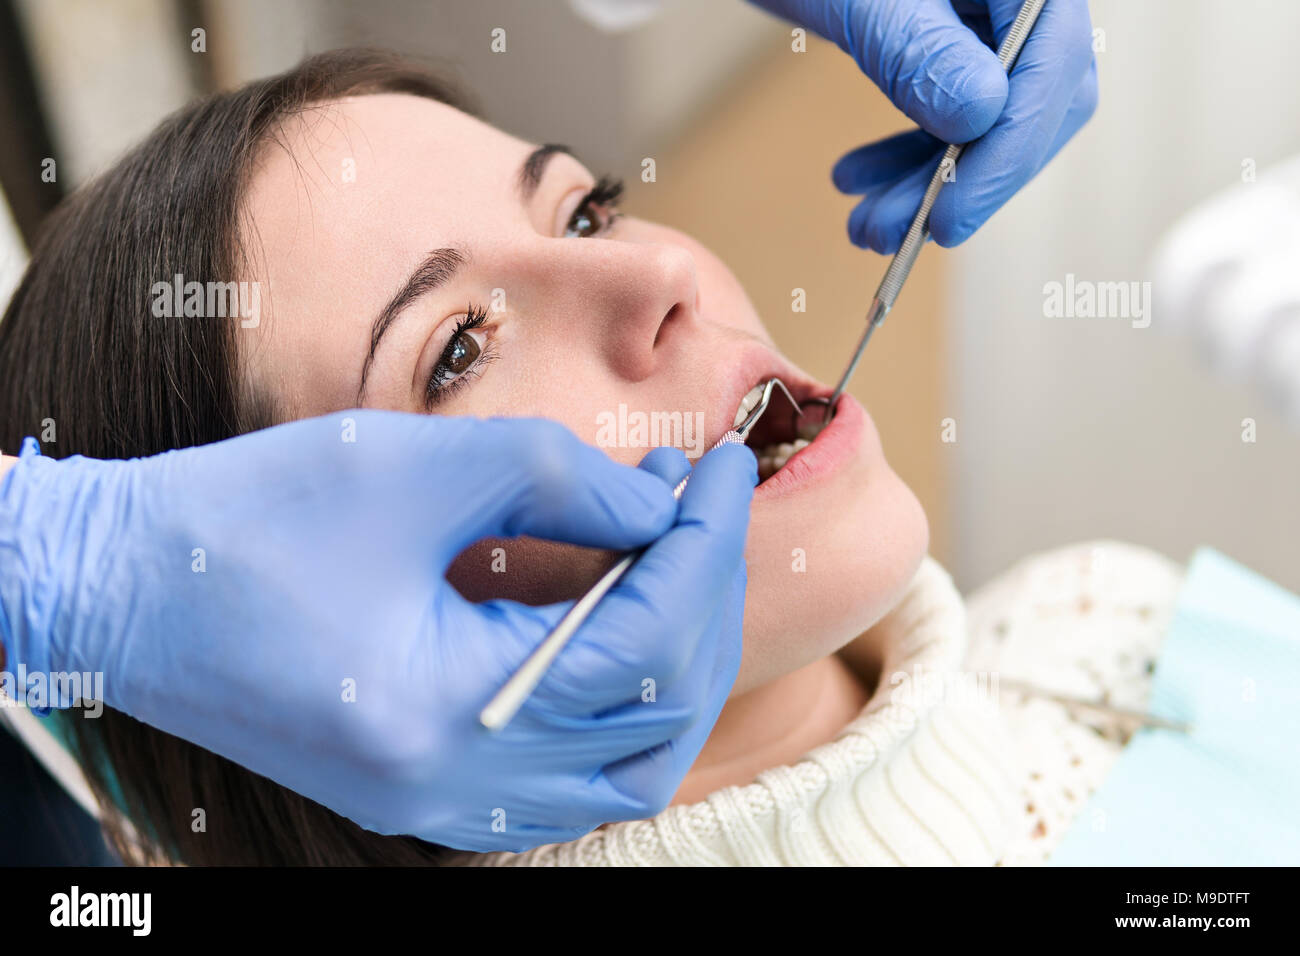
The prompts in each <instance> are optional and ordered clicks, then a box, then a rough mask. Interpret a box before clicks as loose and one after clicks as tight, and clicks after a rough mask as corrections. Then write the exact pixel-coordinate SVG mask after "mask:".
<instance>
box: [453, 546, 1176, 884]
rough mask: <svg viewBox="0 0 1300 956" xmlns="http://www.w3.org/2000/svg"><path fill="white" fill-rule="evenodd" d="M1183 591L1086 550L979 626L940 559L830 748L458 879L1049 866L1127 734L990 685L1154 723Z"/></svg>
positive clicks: (1045, 567)
mask: <svg viewBox="0 0 1300 956" xmlns="http://www.w3.org/2000/svg"><path fill="white" fill-rule="evenodd" d="M1181 577H1182V571H1181V569H1180V568H1179V567H1178V566H1177V565H1175V564H1173V563H1172V562H1170V561H1168V560H1167V559H1165V558H1163V557H1161V556H1159V555H1157V554H1155V553H1153V552H1150V551H1146V550H1143V549H1140V548H1135V547H1132V546H1128V545H1121V544H1114V543H1097V544H1087V545H1080V546H1076V547H1072V548H1067V549H1062V550H1059V551H1054V552H1050V553H1047V554H1044V555H1039V556H1037V557H1034V558H1030V559H1027V560H1026V561H1023V562H1021V563H1020V564H1019V565H1017V566H1016V567H1015V568H1013V569H1012V570H1011V571H1009V572H1008V573H1007V574H1005V575H1003V576H1002V577H1000V578H999V579H997V580H996V581H994V582H993V583H992V584H990V585H989V586H987V587H985V588H983V589H981V590H980V591H979V592H978V593H977V594H975V595H974V596H972V598H971V599H970V602H969V623H968V620H967V607H966V606H965V605H964V604H963V602H962V599H961V597H960V595H959V594H958V593H957V591H956V589H955V588H954V586H953V583H952V579H951V578H950V577H949V576H948V574H947V572H945V571H944V570H943V568H941V567H940V566H939V565H938V563H936V562H935V561H934V560H932V559H929V558H927V559H926V560H925V562H924V563H923V564H922V566H921V568H920V570H919V571H918V573H917V575H916V578H915V580H914V581H913V582H912V585H911V587H910V588H909V590H908V592H907V594H906V596H905V597H904V598H903V600H902V602H901V603H900V604H899V606H898V607H897V608H896V609H895V610H894V611H893V612H891V614H890V616H889V619H888V620H889V626H888V627H887V628H884V629H883V632H884V633H887V634H889V642H888V644H887V645H886V647H885V655H884V667H883V671H882V674H883V677H882V679H881V681H880V684H879V685H878V687H877V689H876V691H875V692H874V693H873V694H872V696H871V699H870V700H869V702H868V703H867V705H866V707H865V708H864V709H863V711H862V713H861V714H860V715H859V716H858V717H857V718H856V719H855V720H854V721H853V722H852V723H850V724H849V725H848V726H847V727H845V728H844V730H843V731H841V732H840V734H839V735H838V736H837V737H836V738H835V739H834V740H832V741H831V742H829V743H826V744H823V745H822V746H820V747H817V748H815V749H813V750H812V751H810V752H809V753H808V754H806V755H805V756H804V757H803V758H802V759H800V760H798V761H796V762H795V763H793V764H791V765H788V766H780V767H773V768H771V769H769V770H765V771H763V772H762V773H761V774H759V775H758V777H757V778H756V779H755V780H754V782H752V783H750V784H748V785H745V786H732V787H725V788H723V789H721V790H718V791H715V792H714V793H712V794H710V795H709V796H708V798H707V799H705V800H703V801H701V802H699V803H695V804H691V805H683V806H674V807H669V808H668V809H667V810H665V811H664V812H663V813H661V814H659V815H658V816H656V817H654V818H653V819H650V820H639V821H635V822H630V823H619V824H614V825H612V826H608V827H605V828H603V829H601V830H597V831H595V832H593V833H590V834H588V835H587V836H585V837H583V838H581V839H579V840H575V841H573V842H571V843H565V844H555V845H550V846H543V847H539V848H537V849H535V850H530V851H528V852H526V853H520V854H510V853H494V854H483V855H472V854H465V855H462V856H459V857H457V858H456V859H455V860H454V862H455V863H458V864H460V865H471V866H620V865H686V866H717V865H776V866H800V865H951V864H960V865H992V864H1026V863H1030V864H1032V863H1039V862H1042V861H1043V860H1044V859H1046V857H1047V855H1048V854H1050V852H1051V850H1052V849H1053V848H1054V847H1055V846H1056V844H1057V842H1058V841H1059V840H1060V838H1061V837H1062V836H1063V835H1064V833H1065V831H1066V830H1067V829H1068V828H1069V827H1070V826H1071V825H1072V824H1073V822H1074V821H1075V818H1076V817H1077V816H1078V814H1079V812H1080V810H1081V808H1082V806H1083V803H1084V801H1085V800H1086V799H1087V797H1088V796H1089V794H1091V793H1092V791H1093V790H1095V789H1096V787H1097V785H1098V784H1099V783H1100V781H1101V780H1102V779H1103V778H1104V776H1105V774H1106V772H1107V771H1108V770H1109V768H1110V766H1111V765H1112V764H1113V762H1114V760H1115V758H1116V756H1117V755H1118V753H1119V751H1120V748H1121V747H1122V745H1123V743H1124V742H1125V740H1126V729H1125V728H1120V727H1114V726H1106V725H1104V724H1103V723H1098V722H1097V721H1096V719H1095V718H1094V717H1092V716H1091V715H1089V714H1086V713H1083V712H1073V713H1072V712H1071V711H1069V710H1067V709H1066V708H1065V707H1064V706H1062V705H1060V704H1057V703H1053V702H1051V701H1049V700H1046V699H1043V698H1041V697H1037V696H1029V697H1026V696H1024V695H1022V694H1019V693H1011V692H1009V691H1007V690H1004V689H1000V688H998V686H997V684H996V683H995V682H994V681H993V679H992V675H995V674H996V675H999V676H1000V677H1005V678H1016V679H1020V680H1023V681H1026V682H1029V683H1032V684H1035V685H1037V686H1040V687H1043V688H1046V689H1048V690H1053V691H1057V692H1059V693H1064V694H1070V695H1073V696H1078V697H1086V698H1092V699H1100V698H1102V697H1107V698H1108V699H1109V700H1111V701H1112V702H1114V703H1117V704H1120V705H1124V706H1128V707H1135V708H1140V707H1142V706H1143V705H1144V704H1145V701H1146V693H1147V689H1148V685H1149V673H1150V671H1149V662H1150V661H1152V660H1153V659H1154V657H1155V654H1156V651H1157V649H1158V647H1159V643H1160V639H1161V637H1162V635H1163V633H1164V630H1165V626H1166V624H1167V623H1168V619H1169V615H1170V612H1171V611H1172V608H1173V604H1174V601H1175V598H1176V594H1177V590H1178V586H1179V584H1180V583H1181ZM874 639H876V638H875V637H874V636H871V635H865V636H864V637H862V638H859V640H860V641H869V640H874ZM850 656H851V655H846V659H848V657H850ZM980 672H983V676H982V677H981V676H980Z"/></svg>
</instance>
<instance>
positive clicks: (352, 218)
mask: <svg viewBox="0 0 1300 956" xmlns="http://www.w3.org/2000/svg"><path fill="white" fill-rule="evenodd" d="M531 151H532V147H531V146H530V145H529V144H528V143H525V142H524V141H522V140H519V139H516V138H514V137H512V136H508V135H507V134H505V133H502V132H501V131H500V130H497V129H495V128H493V127H492V126H489V125H488V124H486V123H484V122H482V121H480V120H477V119H475V118H474V117H471V116H468V115H466V114H465V113H462V112H460V111H459V110H457V109H454V108H453V107H450V106H447V105H445V104H443V103H438V102H436V101H433V100H428V99H423V98H421V97H417V96H409V95H404V94H378V95H374V96H358V97H350V98H347V99H343V100H338V101H334V102H330V103H326V104H322V105H320V106H319V107H312V108H310V109H308V110H306V111H305V112H303V113H302V114H301V115H299V116H295V117H293V118H291V119H290V120H289V121H288V122H286V123H285V125H284V127H283V129H282V130H281V131H280V132H279V135H277V136H276V137H275V138H274V139H273V141H271V142H270V143H268V144H267V146H266V147H265V148H264V149H263V150H262V154H261V155H260V156H259V157H258V161H257V163H256V164H255V166H254V169H253V172H252V175H251V177H250V181H249V184H248V189H247V192H246V194H245V201H244V204H243V210H242V216H243V225H242V228H241V230H240V234H241V238H242V245H243V251H244V253H245V255H246V257H247V260H246V267H247V271H248V272H250V273H251V276H250V278H251V279H253V280H254V281H257V282H258V283H259V284H260V285H261V286H262V288H263V291H262V295H261V303H262V306H263V310H262V316H263V318H262V321H261V324H260V325H259V326H258V327H257V328H256V329H254V330H252V332H251V334H250V335H248V336H241V338H240V345H239V348H240V352H241V356H242V359H243V371H244V374H245V375H246V376H247V377H248V378H249V380H250V381H251V382H252V383H254V385H255V386H260V387H261V388H263V389H269V390H271V392H272V393H273V394H275V395H276V396H277V402H278V403H279V404H280V406H281V407H282V409H283V410H284V413H285V414H286V415H287V416H289V417H292V416H293V415H305V414H313V413H319V412H320V411H322V410H327V409H328V408H331V407H347V406H348V405H350V404H351V403H352V399H353V398H354V397H355V390H356V387H357V377H358V369H359V364H360V362H361V357H362V356H363V355H364V354H365V350H366V349H367V347H368V342H369V335H370V331H369V330H370V321H371V319H372V317H373V316H374V315H375V314H377V313H378V310H379V309H380V307H381V306H382V305H383V303H384V302H385V301H386V300H387V299H388V297H389V296H391V295H392V294H393V293H394V292H395V291H396V290H397V288H398V287H399V285H400V283H401V281H402V280H403V278H404V276H406V275H407V274H408V273H409V272H410V271H411V269H412V268H414V266H415V265H416V264H417V263H418V262H419V261H420V260H421V259H422V258H423V257H424V256H425V255H426V254H427V253H429V252H430V251H431V250H433V249H435V248H438V247H441V246H450V245H463V246H465V247H469V248H473V249H476V250H490V249H492V248H494V247H499V246H502V245H508V243H509V240H510V237H511V235H512V230H517V229H520V228H523V227H524V226H526V225H527V224H528V219H527V215H526V212H525V210H524V208H523V206H522V205H521V204H520V201H519V194H518V189H517V182H518V170H519V167H520V165H521V164H522V163H523V162H524V160H525V159H526V157H527V156H528V154H529V153H530V152H531Z"/></svg>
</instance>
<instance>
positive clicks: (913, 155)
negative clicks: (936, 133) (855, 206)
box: [831, 129, 946, 194]
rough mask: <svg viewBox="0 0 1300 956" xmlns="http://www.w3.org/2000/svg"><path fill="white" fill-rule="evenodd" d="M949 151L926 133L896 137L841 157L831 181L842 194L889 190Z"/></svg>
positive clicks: (911, 131) (896, 135) (902, 134)
mask: <svg viewBox="0 0 1300 956" xmlns="http://www.w3.org/2000/svg"><path fill="white" fill-rule="evenodd" d="M945 148H946V144H944V143H942V142H940V141H939V140H937V139H935V138H934V137H933V136H931V135H930V134H929V133H927V132H926V131H925V130H923V129H913V130H908V131H907V132H905V133H896V134H895V135H893V136H889V137H886V138H885V139H881V140H877V141H876V142H874V143H867V144H866V145H865V146H859V147H858V148H857V149H854V150H851V151H849V152H847V153H845V154H844V155H843V156H841V157H840V159H839V161H838V162H837V163H836V164H835V166H834V168H833V169H832V170H831V181H832V182H834V184H835V188H836V189H838V190H839V191H840V192H842V193H850V194H861V193H865V192H870V191H871V190H873V189H876V188H878V187H881V186H886V185H889V184H891V183H893V182H894V181H896V180H897V179H898V178H899V177H901V176H905V175H907V174H909V173H911V172H912V171H913V170H915V169H916V168H917V167H918V166H924V165H926V164H927V163H930V165H931V166H933V163H932V162H931V160H932V158H933V157H934V156H936V155H939V154H940V153H942V152H943V151H944V149H945Z"/></svg>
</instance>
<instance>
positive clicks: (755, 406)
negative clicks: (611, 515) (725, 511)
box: [478, 378, 802, 730]
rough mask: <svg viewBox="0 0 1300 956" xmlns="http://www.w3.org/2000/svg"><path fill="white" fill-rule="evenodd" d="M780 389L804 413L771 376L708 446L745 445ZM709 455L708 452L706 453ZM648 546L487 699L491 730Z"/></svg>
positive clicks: (612, 572)
mask: <svg viewBox="0 0 1300 956" xmlns="http://www.w3.org/2000/svg"><path fill="white" fill-rule="evenodd" d="M776 388H779V389H780V390H781V391H782V393H784V395H785V397H786V398H788V399H789V400H790V404H791V405H793V406H794V410H795V414H796V416H798V415H799V414H802V412H801V410H800V408H799V403H798V402H796V401H795V400H794V396H793V395H791V394H790V390H789V389H788V388H786V387H785V383H784V382H782V381H781V380H780V379H779V378H770V379H768V380H767V381H766V382H764V383H763V384H762V385H756V386H754V388H752V389H750V391H749V392H748V393H747V394H746V395H745V398H744V399H743V400H742V402H741V407H740V409H739V410H738V411H737V416H739V415H740V413H742V412H743V413H744V420H743V421H741V422H740V423H738V424H737V423H735V422H733V424H732V428H731V429H730V430H729V431H728V432H727V433H726V434H724V435H723V436H722V437H721V438H719V439H718V440H717V441H716V442H715V443H714V444H713V446H712V448H710V449H709V451H713V449H714V448H720V447H721V446H723V445H743V444H744V443H745V439H746V438H747V437H748V436H749V433H750V431H751V430H752V429H753V427H754V426H755V425H756V424H757V423H758V420H759V419H760V418H762V417H763V413H764V412H766V411H767V407H768V405H769V404H770V403H771V401H772V392H773V390H774V389H776ZM706 454H707V453H706ZM690 480H691V476H690V475H689V474H688V475H687V476H686V477H685V478H683V479H682V480H681V481H679V482H678V483H677V487H676V488H674V489H673V497H674V498H676V499H678V500H679V501H680V500H681V497H682V492H684V491H685V490H686V484H687V482H689V481H690ZM644 551H645V549H644V548H642V549H641V550H640V551H629V552H628V553H627V554H625V555H623V557H622V558H620V559H619V561H618V563H617V564H615V565H614V566H613V567H612V568H610V569H609V570H608V571H606V572H605V575H604V577H602V578H601V579H600V580H599V581H597V582H596V583H595V584H594V585H593V586H592V588H591V590H590V591H588V592H587V593H586V594H584V595H583V596H582V597H581V598H579V599H578V602H577V603H576V604H574V605H573V607H571V608H569V611H568V613H567V614H565V615H564V617H562V618H560V623H559V624H557V625H555V630H553V631H551V633H550V634H549V635H548V636H547V638H546V640H544V641H543V642H542V643H541V644H539V645H537V649H536V650H534V651H533V652H532V653H531V654H529V655H528V659H527V660H525V661H524V662H523V664H521V665H520V666H519V670H517V671H515V673H514V675H513V676H512V677H511V678H510V679H509V680H508V681H506V682H505V684H504V685H502V687H501V689H500V690H499V691H497V693H496V696H495V697H493V698H492V700H490V701H489V702H488V705H487V706H486V707H484V708H483V710H482V712H481V713H480V714H479V715H478V719H479V723H481V724H482V725H483V726H484V727H486V728H487V729H488V730H500V729H501V728H503V727H505V725H506V724H508V723H510V721H511V719H512V718H513V717H514V716H515V714H517V713H518V712H519V708H520V707H522V706H523V705H524V701H526V700H527V699H528V695H529V694H531V693H532V692H533V689H534V688H535V687H536V686H537V684H538V683H539V682H540V681H541V679H542V676H543V675H544V674H545V673H546V669H547V668H548V667H550V666H551V661H553V660H555V656H556V655H557V654H559V653H560V651H562V650H564V646H565V645H566V644H568V643H569V640H570V639H571V638H572V637H573V635H574V634H575V633H576V632H577V630H578V628H580V627H581V626H582V625H583V623H584V622H585V621H586V620H587V618H588V617H590V616H591V612H592V611H594V610H595V609H596V605H597V604H599V603H600V599H601V598H603V597H604V596H605V595H606V594H607V593H609V590H610V589H611V588H612V587H613V586H614V585H615V584H617V583H618V582H619V580H620V579H621V578H622V577H623V575H624V574H626V573H627V571H628V569H629V568H631V567H632V565H633V564H635V563H636V559H637V558H639V557H641V555H642V554H643V553H644Z"/></svg>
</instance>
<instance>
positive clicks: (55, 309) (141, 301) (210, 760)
mask: <svg viewBox="0 0 1300 956" xmlns="http://www.w3.org/2000/svg"><path fill="white" fill-rule="evenodd" d="M375 93H407V94H411V95H413V96H421V97H425V98H428V99H432V100H436V101H438V102H440V103H446V104H448V105H450V106H454V107H456V108H458V109H460V110H463V111H465V112H468V113H471V114H476V110H475V109H474V108H473V107H472V105H471V104H470V103H469V102H468V100H467V98H466V96H465V95H464V94H463V93H462V92H460V91H459V90H457V89H456V88H455V87H454V86H453V85H451V84H450V83H449V82H448V81H446V80H445V79H442V78H440V77H438V76H437V75H435V74H434V73H432V72H430V71H429V70H428V69H426V68H424V67H422V66H419V65H416V64H413V63H411V62H409V61H406V60H403V59H401V58H399V57H397V56H395V55H393V54H390V53H385V52H381V51H376V50H361V49H350V50H336V51H332V52H329V53H323V54H319V55H316V56H312V57H309V58H307V59H306V60H304V61H303V62H302V63H300V64H299V65H298V66H296V67H294V68H293V69H291V70H289V71H287V72H285V73H282V74H279V75H278V76H273V77H270V78H268V79H263V80H258V81H256V82H253V83H250V84H248V85H247V86H244V87H242V88H240V89H238V90H234V91H232V92H225V93H219V94H216V95H214V96H210V97H206V98H203V99H200V100H197V101H195V102H193V103H191V104H190V105H188V106H186V107H184V108H183V109H181V110H179V111H178V112H176V113H175V114H173V115H172V116H170V117H169V118H168V119H166V120H164V121H163V122H162V123H161V124H160V125H159V126H158V128H157V129H155V130H154V132H153V133H152V134H151V135H150V136H149V137H148V139H146V140H145V141H144V142H143V143H141V144H140V145H139V146H137V147H136V148H135V149H134V150H132V151H131V152H130V153H128V154H127V155H126V156H125V157H124V158H123V159H122V160H121V161H120V162H119V163H118V164H117V165H116V166H114V167H113V168H112V169H111V170H110V171H108V172H107V173H105V174H104V175H103V176H101V177H99V178H98V179H96V180H94V181H93V182H91V183H90V184H88V185H86V186H85V187H83V188H82V189H80V190H78V191H77V192H76V193H75V194H74V195H72V196H70V197H69V198H68V199H67V200H66V201H65V202H64V203H63V204H62V205H61V206H60V207H59V208H58V209H57V210H56V211H55V212H54V213H53V214H52V215H51V217H50V219H49V220H48V222H46V223H45V224H44V225H43V227H42V233H41V236H40V238H39V240H38V241H37V243H36V246H35V249H34V250H33V251H32V258H31V262H30V263H29V264H28V267H27V271H26V273H25V274H24V276H23V279H22V282H21V283H20V285H19V286H18V289H17V291H16V292H15V293H14V296H13V299H12V300H11V301H10V303H9V306H8V308H7V309H6V310H5V314H4V319H3V321H0V448H9V449H14V448H17V447H18V445H19V443H20V442H21V440H22V438H23V436H24V435H30V434H36V433H39V432H40V430H41V422H42V420H43V419H46V418H53V419H54V420H55V421H56V422H58V428H59V432H58V442H57V444H53V445H50V446H48V448H47V449H45V450H44V451H45V453H47V454H50V455H53V456H56V457H62V456H64V455H73V454H82V455H88V456H92V457H97V458H129V457H135V456H142V455H152V454H157V453H159V452H162V451H166V450H168V449H173V448H183V447H186V446H190V445H201V444H206V443H209V442H214V441H219V440H221V439H225V438H230V437H232V436H234V435H237V434H241V433H243V432H246V431H250V430H253V429H257V428H262V427H266V426H267V425H269V424H271V423H272V422H271V417H272V416H271V411H270V406H269V404H268V403H266V402H262V401H259V400H258V399H257V398H256V397H254V396H251V395H248V394H244V393H241V390H240V387H239V380H240V377H239V374H238V360H237V352H236V348H235V326H234V324H233V323H229V322H227V323H206V322H193V323H188V322H158V321H157V320H156V319H153V318H152V316H151V313H150V304H151V301H152V297H151V288H152V285H153V283H154V282H155V281H156V280H157V279H158V278H159V277H168V276H172V275H176V274H178V273H179V274H182V275H185V276H209V277H212V278H213V279H214V280H217V281H223V282H230V281H235V280H236V279H237V278H238V273H239V272H240V271H241V269H242V268H243V267H244V266H245V264H246V262H247V257H246V255H245V253H244V248H243V240H242V237H241V236H240V234H239V227H238V222H239V213H240V210H241V204H242V201H243V196H244V190H245V187H246V185H247V180H248V177H249V173H250V169H251V168H252V164H253V162H254V161H255V159H256V156H257V154H258V151H259V150H261V149H264V148H265V147H266V146H267V145H268V143H271V142H275V141H277V140H278V137H279V131H280V129H281V127H282V124H283V123H284V122H285V121H286V120H287V119H289V118H291V117H292V116H294V115H296V114H298V113H300V112H302V111H304V110H307V109H310V108H312V107H313V106H318V105H321V104H324V103H327V102H329V101H331V100H334V99H338V98H340V97H343V96H357V95H367V94H375ZM69 724H70V728H71V731H72V737H73V744H74V747H75V749H76V751H77V753H78V756H79V758H80V760H81V764H82V767H83V770H84V771H85V773H86V775H87V777H88V778H89V780H90V783H91V786H92V788H93V789H94V790H95V793H96V796H97V797H98V799H99V802H100V805H101V807H102V808H103V812H104V826H105V830H106V831H107V833H108V834H109V837H110V839H111V840H112V842H113V843H114V845H115V846H116V848H117V850H118V852H119V853H120V854H122V856H123V858H124V859H125V860H127V861H128V862H135V863H149V862H166V861H171V862H180V863H187V864H246V865H274V864H283V865H317V864H332V865H348V864H376V863H393V864H418V863H432V862H437V861H438V860H439V859H440V857H442V856H443V855H444V854H445V851H444V850H443V849H442V848H440V847H437V846H433V845H432V844H427V843H424V842H422V841H420V840H417V839H415V838H412V837H393V836H380V835H378V834H375V833H371V832H369V831H367V830H363V829H362V828H361V827H359V826H357V825H356V824H354V823H352V822H351V821H349V820H347V819H344V818H343V817H340V816H338V815H337V814H335V813H333V812H331V811H330V810H327V809H326V808H325V807H322V806H321V805H319V804H317V803H315V802H313V801H311V800H309V799H307V798H306V797H303V796H300V795H299V794H297V793H294V792H292V791H290V790H287V789H285V788H284V787H281V786H280V785H279V784H276V783H273V782H272V781H270V780H268V779H266V778H265V777H261V776H259V775H257V774H254V773H252V772H250V771H248V770H245V769H244V768H243V767H240V766H238V765H237V764H234V763H232V762H230V761H229V760H226V759H225V758H223V757H219V756H217V755H215V754H213V753H210V752H208V751H206V750H204V749H202V748H201V747H197V746H195V745H194V744H191V743H189V742H187V741H184V740H181V739H179V738H177V737H173V736H171V735H170V734H166V733H164V732H162V731H160V730H157V729H155V728H153V727H150V726H148V725H146V724H142V723H140V722H138V721H136V720H133V719H132V718H130V717H127V716H126V715H125V714H122V713H120V712H117V711H113V710H111V709H108V708H105V710H104V713H103V715H102V716H101V717H99V718H98V719H95V720H89V719H81V718H79V717H74V718H73V719H71V720H70V722H69ZM196 807H202V808H203V809H204V810H205V812H206V815H207V828H208V830H209V831H210V832H203V833H195V832H194V831H193V829H192V828H191V812H192V810H193V808H196ZM128 820H129V822H130V823H131V824H133V828H134V830H135V831H136V833H137V834H138V837H139V838H138V840H132V839H131V838H130V837H129V830H130V828H128V827H126V826H124V825H123V824H124V822H126V821H128Z"/></svg>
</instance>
